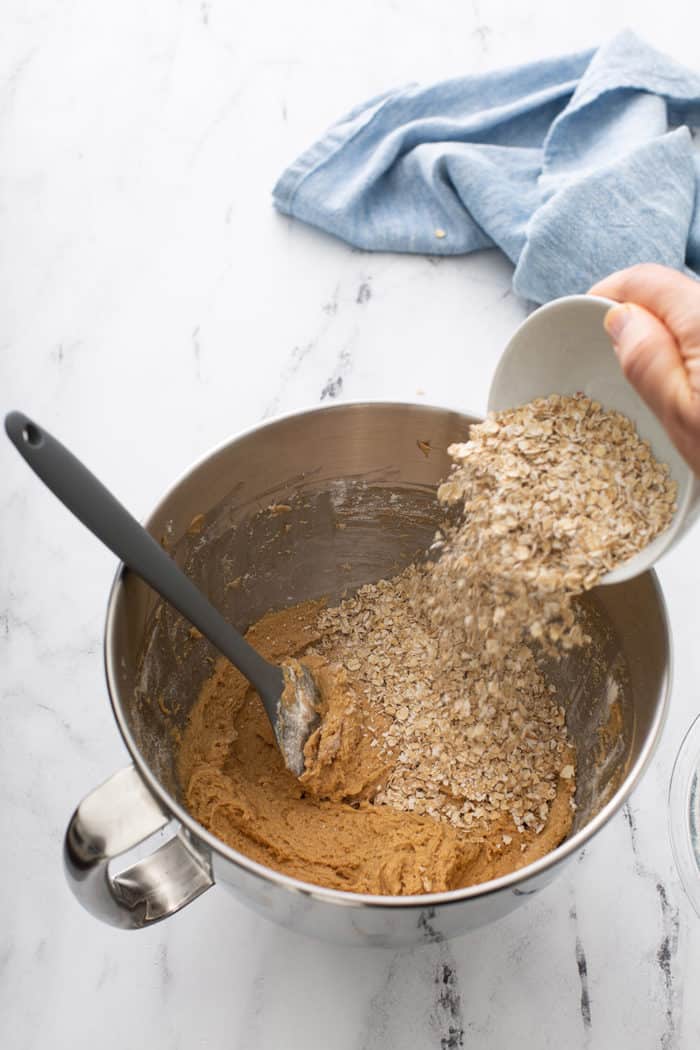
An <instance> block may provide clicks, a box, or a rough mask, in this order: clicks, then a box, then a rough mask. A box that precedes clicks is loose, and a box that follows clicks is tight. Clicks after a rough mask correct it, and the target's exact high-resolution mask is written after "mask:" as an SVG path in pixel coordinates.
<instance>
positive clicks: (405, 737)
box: [316, 395, 676, 848]
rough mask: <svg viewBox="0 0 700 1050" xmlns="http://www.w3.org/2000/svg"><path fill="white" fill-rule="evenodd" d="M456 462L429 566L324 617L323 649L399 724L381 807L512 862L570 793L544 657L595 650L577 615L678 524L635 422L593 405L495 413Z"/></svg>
mask: <svg viewBox="0 0 700 1050" xmlns="http://www.w3.org/2000/svg"><path fill="white" fill-rule="evenodd" d="M449 452H450V455H451V456H452V458H453V461H454V464H455V465H454V468H453V471H452V473H451V475H450V477H449V478H448V479H447V480H446V481H445V482H444V483H443V484H442V485H441V487H440V489H439V491H438V496H439V499H440V501H441V502H442V503H443V504H444V505H445V506H446V508H448V510H449V511H450V512H451V518H450V520H449V522H448V523H446V524H445V526H444V528H443V530H442V532H441V533H440V535H439V536H438V537H437V538H436V543H435V545H434V551H433V553H434V555H435V559H434V560H432V561H427V562H426V563H425V564H423V565H419V566H412V567H410V568H409V569H407V570H406V571H405V572H404V573H402V574H401V575H400V576H398V577H396V578H394V579H392V580H385V581H380V582H379V583H376V584H370V585H367V586H365V587H363V588H361V589H360V590H359V591H358V593H357V594H356V595H355V596H353V597H351V598H349V599H347V600H345V601H343V602H342V603H341V604H340V605H339V606H338V607H336V608H332V609H327V610H325V611H324V612H323V613H322V614H321V621H320V624H319V626H320V628H321V631H322V637H321V640H320V641H319V643H318V644H317V646H316V648H317V649H318V651H319V652H321V653H322V654H331V653H332V655H333V659H334V660H339V661H340V662H341V663H342V665H343V666H344V667H345V669H346V670H347V672H348V674H349V676H350V678H351V679H352V680H353V681H354V682H356V683H357V684H358V685H359V686H360V687H361V688H362V690H363V692H364V693H365V695H366V696H367V699H368V701H369V702H370V704H371V705H373V706H374V707H376V709H377V711H378V712H379V713H381V714H382V715H383V716H385V718H384V721H385V722H386V721H387V717H388V723H389V728H388V729H386V730H385V731H384V732H383V733H381V735H378V736H377V737H376V742H375V740H373V741H372V746H376V747H377V748H379V749H380V750H381V752H382V753H384V754H386V755H387V756H388V757H389V758H390V759H391V761H390V771H389V774H388V776H387V779H386V782H385V783H383V784H382V785H381V788H380V790H379V793H378V794H377V796H376V798H375V800H374V801H375V803H376V804H380V805H381V804H384V805H390V806H392V807H394V808H396V809H399V810H407V811H411V812H416V813H420V814H427V815H430V816H432V817H434V818H435V819H438V820H444V821H447V822H449V823H450V824H452V825H453V826H455V827H457V828H464V829H468V830H469V831H470V834H472V835H473V836H474V838H475V839H476V840H478V838H479V836H481V835H483V836H484V837H486V836H491V837H492V836H493V834H494V831H496V832H498V831H499V829H502V830H503V841H504V844H506V845H508V844H510V841H511V835H510V834H509V833H508V828H511V829H512V826H513V825H514V826H515V828H516V829H517V831H518V832H520V833H525V832H528V833H532V834H535V835H536V834H538V833H539V832H540V831H541V830H542V829H543V828H544V826H545V824H546V822H547V819H548V816H549V813H550V807H551V804H552V801H553V799H554V798H555V796H556V794H557V785H558V783H559V780H560V778H561V779H564V780H568V781H570V780H572V778H573V777H574V776H575V754H574V750H573V746H572V743H571V741H570V740H569V738H568V736H567V730H566V718H565V711H564V708H563V707H562V706H561V703H560V702H559V701H558V700H557V699H556V698H555V695H554V688H553V686H550V685H548V683H547V682H546V681H545V678H544V677H543V673H542V670H541V667H540V663H541V660H540V658H541V657H542V655H550V656H551V655H552V654H555V655H556V653H557V652H560V651H561V650H565V649H567V648H571V647H572V646H577V645H582V644H585V642H586V635H585V632H584V630H583V629H582V627H581V625H580V624H579V623H577V622H576V616H575V611H574V607H573V605H572V599H573V598H574V596H575V595H577V594H580V593H581V592H583V591H585V590H588V589H590V588H591V587H593V586H595V584H596V583H597V582H598V581H599V580H600V578H601V577H602V576H603V575H604V574H605V573H606V572H607V571H608V570H610V569H611V568H613V567H614V566H615V565H618V564H620V563H621V562H622V561H625V560H626V559H627V558H629V557H631V556H632V555H633V554H635V553H637V552H638V551H639V550H641V549H642V548H643V547H644V546H646V545H647V544H648V543H649V542H650V541H651V540H652V539H653V538H654V537H655V536H656V535H658V534H659V533H660V532H661V531H663V530H664V529H665V528H666V527H667V526H668V525H669V523H670V521H671V518H672V516H673V513H674V510H675V498H676V487H675V483H674V482H673V481H672V479H671V478H670V475H669V472H668V469H667V467H665V466H663V465H662V464H659V463H658V462H657V461H656V460H655V459H654V457H653V456H652V454H651V451H650V449H649V446H648V443H646V442H644V441H642V440H641V439H640V438H639V437H638V435H637V434H636V431H635V429H634V426H633V424H632V423H631V422H630V421H629V420H628V419H626V418H625V417H623V416H621V415H620V414H618V413H615V412H606V411H605V410H604V409H602V408H601V406H600V405H599V404H596V403H595V402H592V401H590V400H589V399H588V398H586V397H584V396H582V395H580V396H576V397H562V396H552V397H547V398H542V399H538V400H536V401H533V402H531V403H529V404H526V405H524V406H522V407H520V408H517V409H513V410H511V411H507V412H501V413H497V414H492V415H490V416H489V417H488V418H487V419H486V420H485V421H484V422H483V423H481V424H478V425H475V426H473V427H472V428H471V433H470V440H469V441H468V442H466V443H465V444H460V445H453V446H452V447H451V448H450V449H449ZM522 848H524V846H523V847H522Z"/></svg>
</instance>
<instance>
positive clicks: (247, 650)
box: [5, 412, 319, 776]
mask: <svg viewBox="0 0 700 1050" xmlns="http://www.w3.org/2000/svg"><path fill="white" fill-rule="evenodd" d="M5 430H6V431H7V435H8V437H9V438H10V441H12V443H13V445H14V446H15V448H16V449H17V450H18V451H19V453H20V455H22V456H23V457H24V459H25V460H26V461H27V463H28V464H29V466H30V467H31V468H32V470H33V471H34V473H35V474H37V475H38V476H39V477H40V478H41V480H42V481H43V482H44V484H45V485H46V486H47V487H48V488H50V489H51V491H52V492H53V494H54V495H55V496H58V498H59V499H60V501H61V502H62V503H63V504H64V505H65V506H66V507H67V508H68V510H70V511H71V512H72V513H73V514H74V515H75V516H76V518H78V519H79V520H80V521H82V523H83V525H85V526H86V527H87V528H88V529H90V531H91V532H92V533H94V535H95V536H97V538H98V539H99V540H102V542H103V543H104V544H105V546H106V547H109V549H110V550H111V551H112V552H113V553H114V554H116V555H117V557H118V558H120V559H121V560H122V561H123V562H124V564H125V565H127V566H128V567H129V568H130V569H131V570H132V572H135V573H136V575H137V576H140V577H141V579H142V580H144V581H145V582H146V583H147V584H149V585H150V586H151V587H152V588H153V590H154V591H157V592H158V594H160V595H161V597H163V598H165V600H166V601H167V602H169V603H170V604H171V605H172V606H174V607H175V608H176V609H177V610H178V612H180V613H182V615H183V616H184V617H186V618H187V619H188V620H189V621H190V623H192V624H194V626H195V627H196V628H197V629H198V630H200V631H201V632H202V634H203V635H204V636H205V637H206V638H208V639H209V641H210V642H212V644H213V645H215V646H216V648H217V649H218V650H219V652H221V653H223V655H224V656H225V657H226V658H227V659H228V660H230V661H231V663H232V664H234V666H235V667H237V668H238V670H239V671H240V672H241V673H242V674H244V675H245V676H246V678H247V679H248V681H249V682H250V683H251V684H252V685H253V686H254V688H255V689H256V691H257V693H258V695H259V696H260V699H261V700H262V702H263V705H264V707H265V711H266V712H267V716H268V718H269V719H270V723H271V725H272V729H273V731H274V734H275V737H276V739H277V743H278V745H279V749H280V751H281V752H282V757H283V758H284V762H285V765H286V766H287V768H288V769H289V770H290V771H291V772H292V773H294V774H295V776H300V775H301V773H303V771H304V745H305V744H306V741H307V740H308V738H309V736H310V735H311V733H312V732H313V731H314V729H315V728H316V726H317V725H318V723H319V714H318V691H317V689H316V684H315V682H314V680H313V678H312V676H311V673H310V672H309V671H308V670H307V668H305V667H303V666H301V665H299V664H296V665H292V664H291V663H290V664H285V663H284V662H283V663H282V665H281V666H279V667H278V666H277V665H276V664H271V663H269V662H268V661H267V660H265V659H263V657H262V656H261V655H260V653H258V652H256V650H255V649H253V647H252V646H251V645H249V644H248V642H246V640H245V639H244V638H243V637H242V636H241V635H240V634H239V633H238V631H237V630H236V629H235V628H234V627H232V626H231V624H230V623H228V622H227V621H226V620H225V619H224V618H223V616H222V615H221V613H219V612H217V610H216V609H215V608H214V606H213V605H212V604H211V603H210V602H209V601H208V600H207V598H205V597H204V595H203V594H202V592H201V591H200V590H198V588H197V587H195V585H194V584H193V583H192V581H191V580H190V579H189V578H188V577H187V576H186V575H185V574H184V572H182V571H181V570H180V569H179V568H178V567H177V565H176V564H175V562H174V561H173V560H172V559H171V558H170V557H169V555H168V554H166V552H165V551H164V550H163V548H162V547H161V546H160V544H159V543H157V542H156V540H154V539H153V537H152V536H150V535H149V534H148V533H147V532H146V530H145V529H144V528H143V526H141V525H139V523H138V522H137V521H136V519H135V518H133V517H132V516H131V514H129V512H128V511H127V510H126V509H125V508H124V507H123V506H122V505H121V503H119V501H118V500H116V499H115V497H114V496H113V495H112V493H111V492H109V491H108V490H107V489H106V488H105V487H104V485H103V484H102V483H101V482H100V481H98V480H97V478H96V477H95V476H94V474H91V473H90V471H89V470H88V469H87V467H85V466H83V464H82V463H81V462H80V460H78V459H76V458H75V456H74V455H73V454H72V453H71V452H69V451H68V449H67V448H64V446H63V445H62V444H61V443H60V442H59V441H56V439H55V438H54V437H52V436H51V434H49V433H47V431H46V430H44V429H42V428H41V427H40V426H38V425H37V424H36V423H34V422H32V420H31V419H28V418H27V416H25V415H22V413H21V412H10V414H9V415H8V416H6V417H5ZM300 667H301V670H299V668H300ZM283 693H284V701H283V699H282V695H283Z"/></svg>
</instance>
